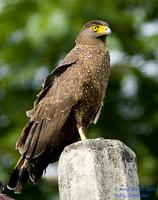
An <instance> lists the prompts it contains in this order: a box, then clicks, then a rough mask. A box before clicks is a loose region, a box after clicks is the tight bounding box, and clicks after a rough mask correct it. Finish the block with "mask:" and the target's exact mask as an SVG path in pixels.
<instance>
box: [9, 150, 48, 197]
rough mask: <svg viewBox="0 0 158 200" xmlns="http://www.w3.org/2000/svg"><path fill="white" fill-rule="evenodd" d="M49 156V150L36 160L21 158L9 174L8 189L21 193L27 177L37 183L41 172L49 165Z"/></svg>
mask: <svg viewBox="0 0 158 200" xmlns="http://www.w3.org/2000/svg"><path fill="white" fill-rule="evenodd" d="M50 156H51V150H50V149H49V150H47V151H45V152H44V153H43V154H42V155H41V156H39V157H38V158H34V159H27V158H25V157H24V156H22V157H21V158H20V159H19V162H18V163H17V165H16V167H15V169H14V171H13V173H12V174H11V177H10V179H9V183H8V185H7V187H8V189H10V190H14V191H15V193H21V192H22V190H23V188H24V186H25V184H26V183H27V181H28V178H29V177H30V179H31V181H32V182H33V183H34V184H36V183H38V181H39V179H40V178H41V176H42V174H43V171H44V170H45V169H46V168H47V166H48V164H49V163H50Z"/></svg>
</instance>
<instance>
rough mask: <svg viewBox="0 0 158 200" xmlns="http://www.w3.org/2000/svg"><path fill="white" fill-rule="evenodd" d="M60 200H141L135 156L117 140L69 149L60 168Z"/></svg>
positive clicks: (84, 142)
mask: <svg viewBox="0 0 158 200" xmlns="http://www.w3.org/2000/svg"><path fill="white" fill-rule="evenodd" d="M58 182H59V195H60V200H117V199H118V200H121V199H123V200H140V194H139V188H138V185H139V184H138V175H137V167H136V156H135V153H134V152H133V151H132V150H131V149H129V148H128V147H127V146H126V145H125V144H123V143H122V142H120V141H117V140H106V139H102V138H99V139H92V140H85V141H81V142H76V143H74V144H72V145H70V146H68V147H66V148H65V150H64V151H63V153H62V155H61V157H60V159H59V166H58Z"/></svg>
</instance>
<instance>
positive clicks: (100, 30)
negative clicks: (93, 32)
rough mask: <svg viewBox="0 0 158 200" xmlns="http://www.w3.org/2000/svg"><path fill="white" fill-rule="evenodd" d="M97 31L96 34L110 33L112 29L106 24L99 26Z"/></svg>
mask: <svg viewBox="0 0 158 200" xmlns="http://www.w3.org/2000/svg"><path fill="white" fill-rule="evenodd" d="M97 33H98V36H101V35H110V34H111V33H112V31H111V29H110V28H109V27H108V26H99V28H98V31H97Z"/></svg>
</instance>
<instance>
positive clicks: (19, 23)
mask: <svg viewBox="0 0 158 200" xmlns="http://www.w3.org/2000/svg"><path fill="white" fill-rule="evenodd" d="M157 17H158V3H157V0H150V1H146V0H140V1H139V0H107V1H103V0H100V1H99V0H96V1H95V0H85V1H79V0H59V1H56V0H54V1H53V0H52V1H51V0H1V1H0V180H2V181H3V182H4V184H5V185H6V184H7V181H8V178H9V175H10V173H11V171H12V169H13V167H14V165H15V163H16V161H17V159H18V157H19V154H18V152H17V151H15V150H14V146H15V142H16V139H17V138H18V136H19V134H20V132H21V130H22V128H23V126H24V125H25V123H26V121H27V117H26V115H25V111H26V110H29V109H31V108H32V105H33V101H34V100H35V96H36V94H37V93H38V92H39V90H40V89H41V84H42V81H43V79H44V77H45V76H46V75H47V74H48V73H49V72H50V71H51V70H52V69H53V68H54V67H55V66H56V65H57V64H58V62H59V61H60V60H61V59H62V58H63V57H64V56H65V55H66V53H67V52H68V51H70V50H71V48H72V47H73V46H74V40H75V38H76V35H77V34H78V32H79V31H80V29H81V27H82V26H83V25H84V23H85V22H87V21H89V20H93V19H101V20H105V21H107V22H108V23H109V24H110V28H111V29H112V32H113V34H112V36H110V37H109V38H108V41H107V43H108V46H109V50H110V54H111V63H112V64H111V77H110V82H109V85H108V91H107V95H106V100H105V104H104V108H103V111H102V114H101V118H100V120H99V122H98V123H97V125H95V126H94V125H93V126H91V127H90V129H89V131H88V137H89V138H97V137H105V138H112V139H119V140H121V141H122V142H124V143H125V144H126V145H128V146H129V147H130V148H131V149H133V150H134V151H135V153H136V155H137V159H138V161H137V163H138V173H139V180H140V185H141V186H142V187H151V186H154V191H153V192H147V194H148V195H149V198H147V199H150V200H156V199H158V197H157V196H156V190H158V189H157V185H158V60H157V58H158V19H157ZM5 193H8V194H9V195H11V196H13V197H14V198H15V199H17V200H18V199H22V200H28V199H29V200H33V199H39V200H40V199H41V200H56V199H58V187H57V182H56V181H55V180H54V179H52V180H49V181H48V180H47V179H42V180H41V182H40V183H39V185H37V186H34V185H32V184H31V183H28V184H27V186H26V188H25V190H24V192H23V193H22V194H21V195H14V194H13V193H12V192H9V191H8V190H5ZM157 193H158V192H157ZM157 195H158V194H157Z"/></svg>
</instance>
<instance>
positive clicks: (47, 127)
mask: <svg viewBox="0 0 158 200" xmlns="http://www.w3.org/2000/svg"><path fill="white" fill-rule="evenodd" d="M75 64H76V60H75V61H74V62H72V63H71V64H66V65H64V66H60V67H58V68H57V69H56V70H54V71H53V72H52V73H51V74H50V75H49V76H48V77H47V78H46V80H45V83H44V85H43V89H42V91H41V92H40V94H39V95H38V98H37V100H36V102H35V104H34V109H33V110H31V111H29V112H28V113H27V114H28V116H29V117H30V120H29V122H28V124H27V125H26V127H25V128H24V130H23V132H22V134H21V136H20V138H19V140H18V141H17V144H16V148H18V149H19V151H20V153H21V154H24V155H25V156H26V157H27V158H30V157H31V158H35V157H38V156H40V155H41V154H42V153H43V152H44V151H45V150H46V149H48V148H49V147H50V145H52V144H54V145H57V144H56V143H58V142H60V141H58V140H59V135H60V130H61V129H62V126H63V125H64V123H65V121H66V119H67V118H68V116H69V113H70V111H71V109H72V107H73V106H74V105H75V104H76V102H77V99H76V97H75V98H74V91H75V88H76V87H77V81H75V83H76V84H74V83H71V82H69V87H67V83H65V80H67V78H68V75H70V77H69V78H71V79H78V77H77V76H76V77H73V76H71V72H70V71H69V72H68V73H67V74H66V75H65V76H64V77H62V78H61V77H60V76H61V75H63V74H64V73H66V71H67V69H69V67H70V66H73V65H75ZM71 70H72V72H73V69H72V68H71ZM58 79H60V80H59V85H58V84H57V82H58ZM66 82H67V81H66ZM64 87H65V89H63V88H64ZM70 88H71V90H70ZM46 90H47V92H46Z"/></svg>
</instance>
